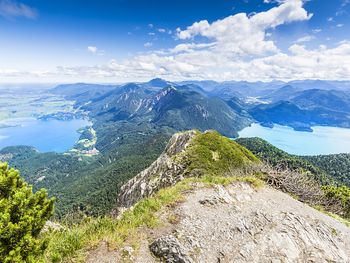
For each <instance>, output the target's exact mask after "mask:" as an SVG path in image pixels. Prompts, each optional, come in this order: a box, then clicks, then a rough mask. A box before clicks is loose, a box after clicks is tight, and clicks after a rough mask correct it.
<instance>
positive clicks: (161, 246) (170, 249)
mask: <svg viewBox="0 0 350 263" xmlns="http://www.w3.org/2000/svg"><path fill="white" fill-rule="evenodd" d="M150 250H151V252H152V253H153V254H154V255H155V256H156V257H159V258H161V259H163V260H165V262H167V263H192V262H193V261H192V259H191V258H190V257H189V256H188V255H187V254H186V252H185V249H184V247H183V246H182V245H181V244H180V242H179V241H178V240H177V239H176V237H174V236H173V235H168V236H165V237H161V238H159V239H157V240H155V241H154V242H153V243H152V244H151V245H150Z"/></svg>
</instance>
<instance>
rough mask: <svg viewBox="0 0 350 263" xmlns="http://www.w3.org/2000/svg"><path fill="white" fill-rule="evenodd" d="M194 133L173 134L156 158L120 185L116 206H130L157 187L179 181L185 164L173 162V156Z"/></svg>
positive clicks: (182, 149) (156, 189)
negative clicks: (148, 165)
mask: <svg viewBox="0 0 350 263" xmlns="http://www.w3.org/2000/svg"><path fill="white" fill-rule="evenodd" d="M195 135H196V132H195V131H186V132H182V133H176V134H174V135H173V136H172V138H171V139H170V141H169V143H168V145H167V147H166V148H165V150H164V152H163V153H162V154H161V155H160V156H159V157H158V159H157V160H156V161H155V162H154V163H152V165H151V166H150V167H148V168H147V169H145V170H143V171H142V172H141V173H139V174H138V175H136V176H135V177H134V178H133V179H131V180H130V181H128V182H127V183H126V184H125V185H123V186H122V188H121V190H120V194H119V196H118V200H117V203H118V207H126V208H128V207H131V206H132V205H134V204H135V203H136V202H137V201H139V200H141V199H142V198H145V197H149V196H150V195H151V194H153V193H154V192H157V191H158V190H159V189H161V188H164V187H168V186H172V185H174V184H176V183H177V182H179V181H181V180H182V179H183V178H184V172H185V170H186V164H185V163H184V162H181V161H178V162H175V161H174V156H175V155H177V154H179V153H181V152H183V151H184V150H185V149H186V148H187V146H188V145H189V144H190V142H191V140H192V139H193V138H194V137H195Z"/></svg>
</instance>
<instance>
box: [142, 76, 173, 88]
mask: <svg viewBox="0 0 350 263" xmlns="http://www.w3.org/2000/svg"><path fill="white" fill-rule="evenodd" d="M141 85H143V86H144V87H149V88H151V87H154V88H165V87H167V86H170V85H174V84H173V83H171V82H169V81H166V80H164V79H161V78H155V79H151V80H150V81H148V82H146V83H143V84H142V83H141Z"/></svg>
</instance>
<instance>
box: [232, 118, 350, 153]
mask: <svg viewBox="0 0 350 263" xmlns="http://www.w3.org/2000/svg"><path fill="white" fill-rule="evenodd" d="M312 129H313V132H300V131H295V130H293V129H292V128H290V127H285V126H280V125H275V126H274V127H273V128H267V127H263V126H261V125H259V124H256V123H255V124H252V125H251V126H250V127H247V128H245V129H243V130H242V131H240V132H239V137H260V138H262V139H264V140H266V141H268V142H269V143H271V144H273V145H274V146H276V147H278V148H280V149H281V150H284V151H286V152H288V153H290V154H297V155H318V154H334V153H350V129H344V128H336V127H321V126H315V127H312Z"/></svg>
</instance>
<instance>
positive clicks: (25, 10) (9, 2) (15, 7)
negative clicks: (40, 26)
mask: <svg viewBox="0 0 350 263" xmlns="http://www.w3.org/2000/svg"><path fill="white" fill-rule="evenodd" d="M0 16H2V17H5V18H7V19H13V18H16V17H24V18H29V19H35V18H37V17H38V12H37V11H36V10H35V9H34V8H32V7H30V6H27V5H25V4H23V3H21V2H16V1H15V0H0Z"/></svg>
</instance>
